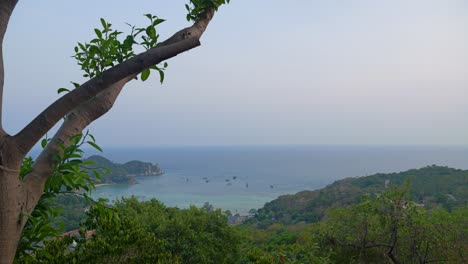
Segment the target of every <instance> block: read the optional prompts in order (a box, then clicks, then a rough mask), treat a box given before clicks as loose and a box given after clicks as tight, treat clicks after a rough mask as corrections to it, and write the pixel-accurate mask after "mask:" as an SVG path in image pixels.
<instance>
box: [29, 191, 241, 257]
mask: <svg viewBox="0 0 468 264" xmlns="http://www.w3.org/2000/svg"><path fill="white" fill-rule="evenodd" d="M114 208H115V211H116V212H117V214H102V213H101V212H100V211H99V210H97V209H96V208H95V207H92V209H91V210H89V211H88V213H87V214H88V221H86V222H85V224H84V226H83V227H84V228H85V229H86V230H90V229H92V230H94V235H93V236H92V237H90V238H88V239H85V238H83V239H79V240H78V241H77V242H78V245H77V247H76V249H75V250H74V251H68V252H67V250H66V248H67V247H68V246H69V245H70V243H71V241H68V243H64V242H63V241H61V240H57V241H51V242H48V243H47V244H46V246H45V248H44V250H43V251H42V252H40V253H39V254H37V258H36V262H37V263H49V262H50V259H48V258H47V255H52V256H54V255H55V254H63V253H62V252H64V251H65V252H67V253H66V254H63V257H62V259H61V261H63V262H66V263H84V262H88V263H89V262H91V263H235V262H236V260H237V259H238V258H239V256H238V249H239V246H238V245H239V235H238V234H237V232H236V231H235V230H234V229H233V228H232V227H229V226H228V225H227V219H226V217H225V216H224V215H223V214H222V212H221V211H220V210H214V211H210V212H208V211H206V210H204V209H198V208H195V207H191V208H189V209H185V210H179V209H176V208H167V207H165V206H164V205H162V204H161V203H160V202H158V201H157V200H151V201H147V202H140V201H138V200H137V199H136V198H129V199H122V200H121V201H118V202H116V204H115V205H114ZM82 237H83V236H82Z"/></svg>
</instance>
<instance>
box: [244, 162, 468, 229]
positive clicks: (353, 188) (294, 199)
mask: <svg viewBox="0 0 468 264" xmlns="http://www.w3.org/2000/svg"><path fill="white" fill-rule="evenodd" d="M407 180H408V181H409V182H410V183H411V188H410V194H411V199H412V200H413V201H414V202H415V203H418V204H420V205H421V206H424V207H426V208H434V207H438V206H443V207H445V208H446V209H448V210H451V209H452V208H454V207H458V206H462V205H466V204H467V202H468V171H467V170H458V169H452V168H448V167H440V166H435V165H433V166H428V167H424V168H421V169H412V170H408V171H405V172H399V173H389V174H383V173H379V174H375V175H371V176H366V177H356V178H346V179H343V180H339V181H335V182H334V183H332V184H330V185H328V186H327V187H325V188H323V189H319V190H314V191H302V192H299V193H296V194H292V195H283V196H280V197H278V198H277V199H275V200H273V201H271V202H269V203H266V204H265V206H264V207H263V208H262V209H260V210H258V212H257V217H256V218H255V219H254V220H252V221H256V222H257V223H258V224H260V225H261V226H269V225H270V224H272V223H283V224H295V223H299V222H306V223H312V222H316V221H319V220H320V219H321V218H322V217H323V216H324V213H325V211H326V210H327V209H328V208H331V207H338V206H345V205H350V204H355V203H358V202H359V201H361V197H362V195H364V194H367V195H371V196H375V195H378V194H379V193H380V192H382V191H383V190H385V189H386V188H387V187H388V186H389V185H390V184H393V185H397V186H401V185H403V183H404V182H405V181H407Z"/></svg>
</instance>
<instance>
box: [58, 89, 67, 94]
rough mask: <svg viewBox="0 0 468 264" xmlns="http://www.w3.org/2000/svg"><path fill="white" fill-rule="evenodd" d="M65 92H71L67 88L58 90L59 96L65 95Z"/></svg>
mask: <svg viewBox="0 0 468 264" xmlns="http://www.w3.org/2000/svg"><path fill="white" fill-rule="evenodd" d="M63 92H70V90H68V89H67V88H59V89H58V90H57V93H58V94H61V93H63Z"/></svg>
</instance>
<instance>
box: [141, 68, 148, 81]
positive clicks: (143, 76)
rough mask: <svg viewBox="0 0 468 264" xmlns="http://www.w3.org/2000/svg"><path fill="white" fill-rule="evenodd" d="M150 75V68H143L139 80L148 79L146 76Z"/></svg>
mask: <svg viewBox="0 0 468 264" xmlns="http://www.w3.org/2000/svg"><path fill="white" fill-rule="evenodd" d="M149 76H150V70H149V69H144V70H143V71H142V72H141V80H142V81H146V80H148V77H149Z"/></svg>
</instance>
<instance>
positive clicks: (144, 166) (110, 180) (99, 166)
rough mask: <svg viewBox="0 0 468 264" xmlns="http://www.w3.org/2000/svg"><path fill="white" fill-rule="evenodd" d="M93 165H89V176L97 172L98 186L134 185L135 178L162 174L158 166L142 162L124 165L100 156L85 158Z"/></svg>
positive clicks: (134, 161)
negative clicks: (98, 177) (99, 176)
mask: <svg viewBox="0 0 468 264" xmlns="http://www.w3.org/2000/svg"><path fill="white" fill-rule="evenodd" d="M87 160H90V161H93V162H94V163H95V164H94V165H91V166H90V167H91V168H89V169H88V170H89V172H90V174H91V175H94V174H95V173H94V172H93V171H96V172H98V173H99V174H100V175H101V179H100V181H99V183H98V185H101V184H135V183H137V181H136V179H135V177H137V176H159V175H162V174H164V172H163V170H162V169H161V167H160V166H159V164H157V163H156V164H153V163H150V162H142V161H137V160H133V161H129V162H126V163H124V164H120V163H114V162H112V161H110V160H108V159H106V158H104V157H102V156H99V155H93V156H90V157H89V158H87Z"/></svg>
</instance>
